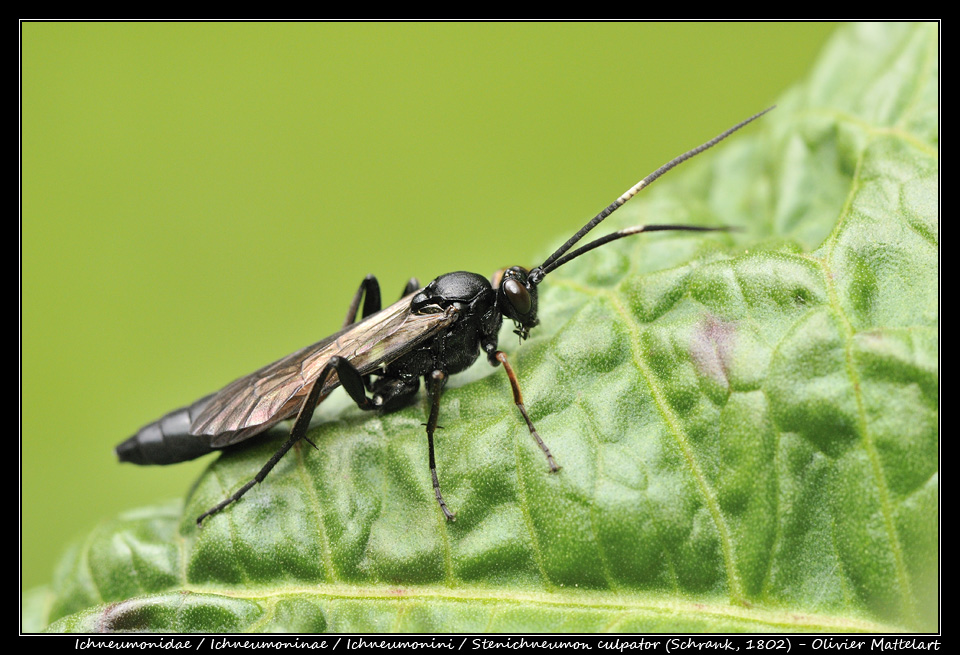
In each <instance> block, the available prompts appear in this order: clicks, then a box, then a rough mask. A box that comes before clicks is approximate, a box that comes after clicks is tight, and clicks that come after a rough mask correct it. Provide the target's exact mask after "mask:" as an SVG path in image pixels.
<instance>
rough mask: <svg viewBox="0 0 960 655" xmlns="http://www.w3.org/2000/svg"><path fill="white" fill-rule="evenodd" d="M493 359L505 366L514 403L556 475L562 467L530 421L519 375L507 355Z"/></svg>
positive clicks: (498, 354)
mask: <svg viewBox="0 0 960 655" xmlns="http://www.w3.org/2000/svg"><path fill="white" fill-rule="evenodd" d="M493 358H494V359H495V360H496V361H498V362H500V363H501V364H502V365H503V370H505V371H506V372H507V377H508V378H510V386H511V387H513V402H514V403H515V404H516V405H517V408H518V409H519V410H520V413H521V414H523V420H524V421H526V422H527V427H528V428H530V434H532V435H533V438H534V439H536V441H537V444H538V445H539V446H540V450H542V451H543V454H544V455H546V456H547V464H549V465H550V470H551V471H552V472H554V473H556V472H557V471H559V470H560V467H559V466H558V465H557V462H556V460H554V459H553V455H552V454H550V449H549V448H547V444H545V443H544V442H543V439H541V438H540V433H539V432H537V429H536V428H535V427H533V421H531V420H530V415H529V414H527V408H526V407H525V406H524V404H523V394H521V393H520V383H519V382H517V375H516V373H514V372H513V367H511V366H510V362H508V361H507V354H506V353H505V352H503V351H502V350H498V351H497V352H496V353H494V355H493Z"/></svg>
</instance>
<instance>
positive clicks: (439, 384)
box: [427, 370, 457, 521]
mask: <svg viewBox="0 0 960 655" xmlns="http://www.w3.org/2000/svg"><path fill="white" fill-rule="evenodd" d="M446 381H447V376H446V374H445V373H444V372H443V371H440V370H436V371H434V372H433V373H431V374H430V379H429V380H428V381H427V388H428V390H429V392H430V418H429V419H427V446H428V448H429V449H430V475H431V476H432V477H433V492H434V494H436V496H437V502H438V503H439V504H440V509H441V510H443V515H444V516H445V517H447V520H448V521H456V520H457V519H456V516H454V514H453V512H451V511H450V510H449V509H447V504H446V503H445V502H444V501H443V495H442V494H441V493H440V479H439V478H438V477H437V460H436V457H434V454H433V433H434V432H435V431H436V429H437V418H438V417H439V416H440V395H441V393H443V385H444V383H445V382H446Z"/></svg>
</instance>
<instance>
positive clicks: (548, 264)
mask: <svg viewBox="0 0 960 655" xmlns="http://www.w3.org/2000/svg"><path fill="white" fill-rule="evenodd" d="M774 107H776V105H773V106H772V107H767V108H766V109H764V110H763V111H761V112H760V113H758V114H754V115H753V116H751V117H750V118H748V119H746V120H744V121H740V122H739V123H737V124H736V125H734V126H733V127H731V128H730V129H728V130H726V131H725V132H722V133H720V134H718V135H717V136H715V137H713V138H712V139H710V140H709V141H707V142H706V143H704V144H702V145H699V146H697V147H696V148H694V149H693V150H689V151H687V152H685V153H683V154H682V155H680V156H679V157H676V158H675V159H671V160H670V161H668V162H667V163H666V164H664V165H663V166H661V167H660V168H658V169H657V170H655V171H654V172H652V173H650V175H648V176H646V177H645V178H643V179H642V180H640V181H639V182H637V183H636V184H635V185H633V186H632V187H630V188H629V189H627V191H626V192H625V193H624V194H623V195H622V196H620V197H619V198H617V199H616V200H614V201H613V202H612V203H611V204H610V205H608V206H607V207H606V209H604V210H603V211H602V212H600V213H599V214H597V215H596V216H594V217H593V218H592V219H591V220H590V222H589V223H587V224H586V225H584V226H583V227H582V228H580V230H579V231H578V232H577V233H576V234H574V235H573V236H572V237H570V238H569V239H567V242H566V243H565V244H563V245H562V246H560V248H559V249H558V250H557V251H556V252H555V253H553V254H552V255H550V256H549V257H547V259H546V261H544V262H543V263H542V264H540V266H538V267H537V268H535V269H533V270H532V271H530V278H529V279H530V282H531V283H532V284H534V285H536V284H539V283H540V281H541V280H542V279H543V277H544V276H545V275H546V274H547V273H549V272H550V271H552V270H554V269H555V268H557V267H558V266H560V265H561V264H564V263H566V262H568V261H570V260H571V259H573V258H574V257H576V256H577V255H580V254H583V253H584V252H586V251H587V250H592V249H593V248H596V247H597V246H601V245H603V244H604V243H608V242H609V241H613V240H614V239H615V238H616V239H619V238H622V237H625V236H629V235H630V234H637V233H639V232H651V231H654V230H665V229H674V230H691V229H693V230H696V229H697V228H692V227H688V226H679V225H678V226H667V225H656V226H655V225H648V226H646V227H645V228H640V229H638V228H630V229H631V230H633V231H629V232H628V231H627V230H621V232H627V233H626V234H621V233H620V232H615V233H614V234H611V235H608V236H609V237H611V238H608V237H603V238H601V239H597V240H596V241H594V242H592V243H590V244H588V245H587V246H584V247H583V248H581V249H579V250H577V251H576V252H575V253H571V254H570V255H569V256H567V257H563V254H564V253H565V252H567V251H568V250H570V248H572V247H573V245H574V244H575V243H577V241H579V240H580V239H582V238H583V237H584V235H585V234H586V233H587V232H589V231H590V230H592V229H593V228H595V227H596V226H597V225H599V224H600V222H601V221H603V219H605V218H606V217H607V216H609V215H610V214H612V213H613V212H615V211H616V210H618V209H619V208H620V207H621V206H623V204H624V203H626V202H627V201H628V200H630V198H632V197H634V196H635V195H637V193H638V192H639V191H640V189H642V188H644V187H646V186H649V185H650V184H652V183H653V182H654V180H656V179H657V178H658V177H660V176H661V175H663V174H664V173H666V172H667V171H669V170H670V169H671V168H673V167H675V166H677V165H678V164H682V163H683V162H685V161H686V160H688V159H690V158H691V157H696V156H697V155H699V154H700V153H701V152H703V151H704V150H706V149H707V148H711V147H713V146H715V145H717V144H718V143H720V142H721V141H723V140H724V139H726V138H727V137H728V136H730V135H731V134H733V133H734V132H736V131H737V130H739V129H740V128H741V127H744V126H745V125H747V124H749V123H751V122H753V121H755V120H757V119H758V118H760V117H761V116H763V115H764V114H766V113H767V112H768V111H770V110H771V109H773V108H774ZM713 229H718V228H713ZM719 229H725V228H719ZM700 230H701V231H702V230H703V228H700ZM561 257H563V259H562V260H561V259H560V258H561ZM558 260H559V261H558Z"/></svg>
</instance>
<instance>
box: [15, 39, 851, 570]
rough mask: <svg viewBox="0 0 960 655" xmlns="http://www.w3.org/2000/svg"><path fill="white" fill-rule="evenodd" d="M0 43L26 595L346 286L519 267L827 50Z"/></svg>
mask: <svg viewBox="0 0 960 655" xmlns="http://www.w3.org/2000/svg"><path fill="white" fill-rule="evenodd" d="M21 27H22V48H21V51H22V112H23V114H22V207H23V215H22V222H21V230H22V231H21V257H22V259H21V275H22V277H21V289H22V342H21V353H22V360H21V384H22V387H21V440H20V443H21V469H20V470H21V494H22V495H21V530H22V541H21V545H22V582H23V585H24V586H25V587H30V586H34V585H36V584H41V583H45V582H48V581H49V580H50V579H51V577H52V572H53V568H54V564H55V562H56V559H57V557H58V554H59V553H60V552H61V551H62V549H63V548H64V546H65V545H66V544H67V543H68V541H69V540H71V539H72V538H74V537H76V536H79V535H82V534H84V533H85V532H87V531H88V530H89V529H90V528H91V527H93V526H94V525H95V524H96V523H97V522H98V521H101V520H103V519H105V518H108V517H111V516H113V515H115V514H116V513H118V512H120V511H122V510H125V509H130V508H133V507H138V506H141V505H145V504H150V503H154V502H156V501H159V500H164V499H168V498H175V497H182V496H183V495H185V494H186V492H187V491H188V489H189V487H190V485H191V482H192V481H193V480H194V479H195V478H196V477H197V476H198V475H199V474H200V472H201V471H202V469H203V468H204V467H205V466H206V465H207V464H208V463H209V461H210V458H206V459H204V460H200V461H196V462H190V463H187V464H181V465H178V466H173V467H152V468H151V467H147V468H141V467H135V466H131V465H120V464H118V463H117V462H116V460H115V458H114V455H113V447H114V445H116V443H117V442H119V441H121V440H122V439H124V438H126V437H127V436H129V435H130V434H131V433H133V432H134V431H135V430H136V429H137V428H138V427H139V426H141V425H142V424H144V423H146V422H149V421H152V420H154V419H156V418H158V417H159V416H160V415H162V414H163V413H165V412H166V411H168V410H170V409H173V408H176V407H179V406H181V405H183V404H186V403H188V402H191V401H193V400H195V399H196V398H197V397H199V396H201V395H203V394H206V393H209V392H211V391H213V390H216V389H218V388H220V387H221V386H223V385H224V384H226V383H227V382H229V381H231V380H232V379H233V378H235V377H238V376H240V375H243V374H246V373H249V372H251V371H253V370H254V369H256V368H258V367H259V366H261V365H263V364H265V363H267V362H269V361H272V360H274V359H276V358H278V357H280V356H283V355H286V354H288V353H289V352H291V351H293V350H295V349H297V348H299V347H301V346H304V345H306V344H308V343H311V342H313V341H316V340H317V339H319V338H321V337H323V336H325V335H326V334H328V333H330V332H332V331H334V330H335V329H337V328H338V327H339V324H340V322H341V321H342V320H343V315H344V313H345V311H346V306H347V304H348V303H349V300H350V297H351V295H352V294H353V292H354V291H355V289H356V287H357V285H358V284H359V282H360V280H361V279H362V277H363V276H364V275H365V274H367V273H374V274H376V275H377V276H378V277H379V279H380V281H381V284H382V286H383V287H384V293H385V301H389V300H392V299H393V296H395V295H396V294H398V293H399V291H400V289H401V287H402V286H403V284H404V282H405V281H406V279H407V278H408V277H410V276H411V275H416V276H418V277H419V278H420V279H421V280H423V281H428V280H430V279H432V278H433V277H435V276H437V275H439V274H441V273H445V272H449V271H452V270H459V269H465V270H471V271H476V272H480V273H488V272H491V271H492V270H493V269H495V268H497V267H500V266H504V265H511V264H526V265H532V264H534V263H536V262H534V261H533V260H534V258H535V257H536V256H538V255H542V254H543V253H544V251H545V249H546V247H547V245H548V244H550V243H553V242H555V241H556V240H557V239H558V238H559V237H561V236H562V237H566V236H568V235H569V234H571V233H572V232H573V231H575V230H576V229H577V228H579V227H580V225H581V224H582V222H583V221H584V220H585V219H586V218H589V217H590V216H592V215H593V214H594V213H595V212H596V211H598V210H599V209H601V208H602V207H603V206H605V205H606V204H607V203H609V202H610V201H611V200H613V199H614V198H616V197H617V196H618V195H619V194H620V193H622V192H623V191H624V190H625V189H626V188H628V187H629V186H630V185H632V184H633V183H634V182H636V181H637V180H638V179H639V178H640V177H642V176H643V175H645V174H646V173H648V172H650V171H651V170H652V169H654V168H655V167H657V166H659V165H660V164H662V163H663V162H664V161H666V160H668V159H670V158H671V157H673V156H675V155H677V154H679V153H680V152H682V151H684V150H686V149H688V148H690V147H692V146H695V145H697V144H699V143H700V142H702V141H704V140H706V139H708V138H710V137H712V136H713V135H714V134H716V133H717V132H719V131H721V130H723V129H725V128H726V127H728V126H730V125H731V124H733V123H735V122H737V121H738V120H740V119H742V118H745V117H746V116H748V115H750V114H752V113H754V112H756V111H759V110H760V109H763V108H764V107H766V106H768V105H769V104H771V103H772V102H774V101H775V100H776V98H777V96H778V95H779V94H780V93H781V92H783V91H784V90H785V89H786V88H788V87H789V86H790V85H791V84H792V83H793V82H794V81H796V80H798V79H799V78H801V77H802V76H803V75H805V73H806V72H807V71H808V70H809V68H810V66H811V65H812V63H813V61H814V59H815V57H816V54H817V52H818V51H819V49H820V48H821V46H822V45H823V44H824V43H825V41H826V40H827V38H828V37H829V34H830V33H831V32H832V31H833V30H834V29H835V26H834V25H831V24H827V23H813V24H798V23H793V24H767V23H760V24H757V23H751V24H698V23H691V24H669V23H654V24H647V23H627V24H623V23H603V24H569V23H550V24H487V23H480V24H413V23H399V24H340V23H337V24H324V23H303V24H272V23H268V24H263V23H226V24H223V23H217V24H210V23H151V24H138V23H112V24H98V23H23V24H22V25H21Z"/></svg>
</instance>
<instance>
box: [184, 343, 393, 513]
mask: <svg viewBox="0 0 960 655" xmlns="http://www.w3.org/2000/svg"><path fill="white" fill-rule="evenodd" d="M334 371H336V373H337V377H339V379H340V384H341V385H342V386H343V388H344V389H346V390H347V393H349V394H350V397H351V398H352V399H353V401H354V402H355V403H357V406H358V407H360V409H376V408H377V407H376V405H374V403H373V401H372V400H371V399H369V398H367V395H366V389H365V388H364V386H363V378H362V376H361V375H360V372H359V371H357V369H356V368H355V367H354V366H353V364H351V363H350V362H349V361H347V360H346V359H344V358H342V357H331V358H330V361H329V362H327V365H326V366H324V367H323V371H321V373H320V375H319V376H318V377H317V379H316V381H315V382H314V383H313V387H311V389H310V393H309V394H308V395H307V399H306V400H305V401H304V403H303V405H301V406H300V412H299V413H298V414H297V419H296V421H294V423H293V429H292V430H290V438H289V439H287V440H286V441H285V442H284V443H283V445H282V446H280V450H278V451H277V452H276V453H274V454H273V457H271V458H270V460H269V461H268V462H267V463H266V464H264V466H263V468H262V469H260V472H259V473H257V474H256V476H254V478H253V479H252V480H250V482H248V483H246V484H245V485H243V486H242V487H240V489H239V490H238V491H237V492H236V493H235V494H233V495H232V496H230V497H229V498H227V499H226V500H224V501H223V502H220V503H218V504H217V505H215V506H213V507H211V508H210V509H208V510H207V511H206V512H204V513H203V514H201V515H200V516H198V517H197V527H203V519H205V518H207V517H208V516H211V515H213V514H216V513H217V512H219V511H220V510H222V509H223V508H224V507H227V506H228V505H230V504H231V503H235V502H236V501H238V500H240V498H241V497H242V496H243V495H244V494H245V493H247V492H248V491H250V489H252V488H253V486H254V485H257V484H259V483H261V482H263V480H264V479H265V478H266V477H267V475H268V474H269V473H270V471H271V470H273V467H274V466H276V465H277V462H279V461H280V460H281V459H282V458H283V456H284V455H286V454H287V451H288V450H290V449H291V448H293V446H294V444H296V443H297V442H298V441H300V440H301V439H306V440H307V441H308V442H310V440H309V439H307V438H306V437H307V429H308V428H309V427H310V419H312V418H313V412H314V410H316V408H317V405H318V404H319V402H320V401H321V400H322V399H323V398H325V397H326V394H323V393H322V392H323V386H324V384H325V383H326V381H327V379H329V377H330V376H331V375H332V374H333V372H334ZM328 393H329V392H328ZM311 443H312V442H311ZM314 447H316V446H314Z"/></svg>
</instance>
